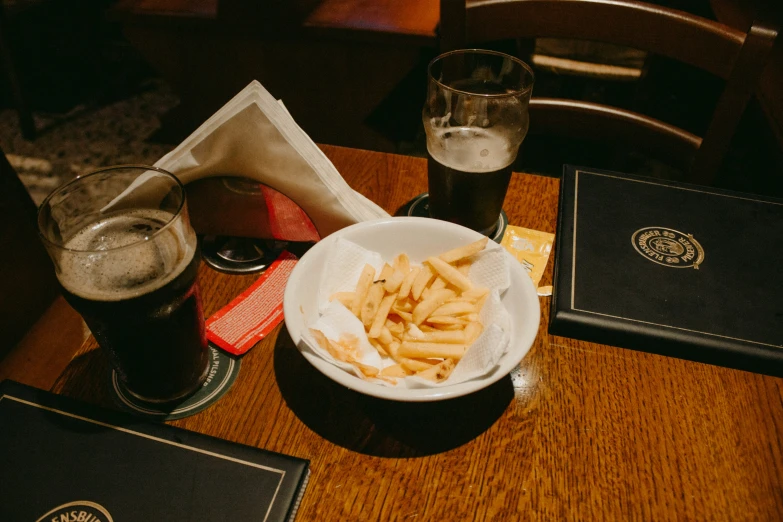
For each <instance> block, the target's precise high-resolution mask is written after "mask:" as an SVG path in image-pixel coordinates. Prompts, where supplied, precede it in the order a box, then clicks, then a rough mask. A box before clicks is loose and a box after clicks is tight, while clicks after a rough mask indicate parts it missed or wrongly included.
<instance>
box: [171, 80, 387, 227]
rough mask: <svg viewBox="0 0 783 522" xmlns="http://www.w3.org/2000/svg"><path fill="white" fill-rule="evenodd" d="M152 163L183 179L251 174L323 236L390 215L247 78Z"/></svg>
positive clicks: (259, 86) (184, 180)
mask: <svg viewBox="0 0 783 522" xmlns="http://www.w3.org/2000/svg"><path fill="white" fill-rule="evenodd" d="M155 166H156V167H160V168H162V169H165V170H167V171H169V172H171V173H173V174H175V175H176V176H177V177H179V179H180V181H182V182H183V183H184V184H187V183H190V182H192V181H195V180H198V179H201V178H206V177H215V176H237V177H242V178H249V179H252V180H255V181H258V182H260V183H263V184H265V185H268V186H269V187H272V188H273V189H275V190H277V191H279V192H281V193H283V194H285V195H286V196H288V197H289V198H291V199H292V200H293V201H294V202H295V203H297V204H298V205H299V206H300V207H301V208H302V209H303V210H304V211H305V213H307V215H308V216H309V218H310V220H312V222H313V225H315V227H316V229H317V230H318V234H319V235H320V237H322V238H323V237H326V236H327V235H329V234H331V233H332V232H334V231H336V230H339V229H341V228H344V227H346V226H348V225H352V224H354V223H358V222H360V221H367V220H370V219H376V218H380V217H388V215H389V214H388V213H387V212H386V211H384V210H383V209H382V208H380V207H379V206H378V205H376V204H375V203H373V202H372V201H370V200H369V199H367V198H366V197H364V196H363V195H361V194H359V193H358V192H356V191H354V190H353V189H351V187H350V186H349V185H348V184H347V183H346V182H345V180H344V179H343V178H342V176H340V173H339V172H337V169H336V168H335V167H334V165H333V164H332V163H331V161H329V159H328V158H327V157H326V156H325V155H324V154H323V152H321V150H320V149H319V148H318V146H316V144H315V143H313V141H312V140H311V139H310V138H309V137H308V136H307V134H305V132H304V131H303V130H302V129H301V128H300V127H299V126H298V125H297V124H296V123H295V122H294V120H293V118H292V117H291V115H290V114H289V113H288V111H287V110H286V109H285V107H284V106H283V104H282V103H281V102H278V101H277V100H275V99H274V98H273V97H272V95H271V94H269V92H267V90H266V89H264V87H263V86H262V85H261V84H260V83H258V82H257V81H253V82H251V83H250V84H249V85H248V86H247V87H245V88H244V89H243V90H242V91H241V92H240V93H239V94H237V95H236V96H235V97H234V98H233V99H232V100H231V101H229V102H228V103H227V104H226V105H224V106H223V107H222V108H221V109H220V110H219V111H217V112H216V113H215V114H214V115H213V116H212V117H210V118H209V119H208V120H207V121H206V122H205V123H204V124H203V125H201V126H200V127H199V128H198V129H197V130H196V131H195V132H193V134H191V135H190V136H189V137H188V138H187V139H186V140H185V141H183V142H182V143H181V144H180V145H179V146H178V147H176V148H175V149H174V150H173V151H171V152H170V153H169V154H167V155H165V156H164V157H163V158H161V159H160V160H159V161H158V162H157V163H156V164H155Z"/></svg>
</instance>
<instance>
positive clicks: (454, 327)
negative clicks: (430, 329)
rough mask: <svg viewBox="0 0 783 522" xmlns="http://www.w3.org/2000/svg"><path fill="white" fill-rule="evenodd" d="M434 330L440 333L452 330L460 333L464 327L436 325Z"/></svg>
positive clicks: (460, 325) (461, 325)
mask: <svg viewBox="0 0 783 522" xmlns="http://www.w3.org/2000/svg"><path fill="white" fill-rule="evenodd" d="M435 329H436V330H441V331H452V330H459V331H462V330H464V329H465V325H464V324H438V325H435Z"/></svg>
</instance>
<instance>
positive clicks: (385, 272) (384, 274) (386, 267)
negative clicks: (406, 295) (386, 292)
mask: <svg viewBox="0 0 783 522" xmlns="http://www.w3.org/2000/svg"><path fill="white" fill-rule="evenodd" d="M393 273H394V269H393V268H392V267H391V265H390V264H389V263H384V264H383V266H382V267H381V273H380V274H379V275H378V281H380V282H381V283H382V284H383V283H386V280H387V279H389V278H390V277H391V275H392V274H393ZM373 282H375V281H373Z"/></svg>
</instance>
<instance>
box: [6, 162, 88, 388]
mask: <svg viewBox="0 0 783 522" xmlns="http://www.w3.org/2000/svg"><path fill="white" fill-rule="evenodd" d="M36 220H37V212H36V206H35V204H34V203H33V200H32V199H31V198H30V195H29V194H28V192H27V189H26V188H25V187H24V185H23V184H22V182H21V181H20V180H19V177H18V176H17V174H16V172H15V171H14V169H13V167H12V166H11V165H10V164H9V163H8V160H7V159H6V157H5V154H3V152H2V151H0V381H2V380H3V378H4V377H5V376H6V375H8V374H9V373H10V371H11V369H12V368H19V367H21V366H26V365H29V364H30V363H31V362H32V361H30V360H29V359H30V355H29V353H31V352H30V351H29V350H28V348H29V347H34V346H39V345H41V344H42V343H46V344H48V345H50V346H54V347H55V349H54V350H51V351H49V352H48V354H49V355H48V357H49V360H48V361H46V364H45V365H44V367H43V369H42V370H41V371H37V370H36V371H33V372H31V373H29V374H28V377H27V381H26V384H30V385H33V386H35V385H39V386H40V385H44V384H45V383H48V382H49V381H50V380H51V379H52V376H56V375H59V373H60V372H61V371H62V369H63V368H64V367H65V365H67V364H68V361H70V359H71V356H72V355H73V353H74V352H75V351H76V350H77V349H78V348H79V347H80V346H81V344H82V343H83V342H84V340H85V338H86V336H87V334H88V333H89V331H88V330H87V329H86V327H85V326H84V323H83V321H82V320H81V317H80V316H79V315H78V314H77V313H76V312H75V311H74V310H73V309H72V308H71V307H70V306H69V305H68V304H67V303H66V302H65V300H64V299H63V298H62V297H61V296H59V287H58V285H57V280H56V278H55V274H54V268H53V265H52V262H51V260H50V259H49V256H48V255H47V253H46V250H45V249H44V247H43V244H42V243H41V240H40V239H39V238H38V228H37V224H36ZM37 363H40V361H37V362H36V364H33V365H32V366H31V367H32V368H35V367H36V366H37ZM48 373H50V374H51V375H44V374H48Z"/></svg>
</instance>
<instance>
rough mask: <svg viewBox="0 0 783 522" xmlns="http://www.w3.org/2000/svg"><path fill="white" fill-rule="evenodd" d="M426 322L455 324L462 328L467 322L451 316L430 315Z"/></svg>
mask: <svg viewBox="0 0 783 522" xmlns="http://www.w3.org/2000/svg"><path fill="white" fill-rule="evenodd" d="M427 322H428V323H430V324H439V325H442V324H456V325H460V326H464V325H465V324H467V321H466V320H465V319H464V318H462V317H454V316H451V315H431V316H429V317H428V318H427Z"/></svg>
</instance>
